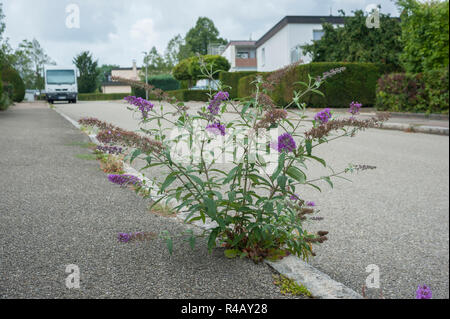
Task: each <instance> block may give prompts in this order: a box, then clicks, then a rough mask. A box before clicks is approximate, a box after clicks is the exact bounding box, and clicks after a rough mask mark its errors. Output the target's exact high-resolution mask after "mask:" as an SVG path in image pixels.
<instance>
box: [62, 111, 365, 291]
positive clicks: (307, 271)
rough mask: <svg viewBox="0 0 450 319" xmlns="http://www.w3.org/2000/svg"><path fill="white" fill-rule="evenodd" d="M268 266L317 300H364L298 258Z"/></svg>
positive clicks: (182, 216) (133, 172) (127, 168)
mask: <svg viewBox="0 0 450 319" xmlns="http://www.w3.org/2000/svg"><path fill="white" fill-rule="evenodd" d="M54 110H55V111H56V112H57V113H58V114H60V115H61V116H62V117H63V118H65V119H66V120H67V121H69V122H70V123H71V124H72V125H73V126H75V127H76V128H78V129H80V128H81V127H80V125H79V124H78V123H77V122H76V121H74V120H72V119H71V118H70V117H68V116H67V115H65V114H64V113H62V112H61V111H59V110H57V109H54ZM88 136H89V138H90V140H91V141H92V142H93V143H95V144H100V143H99V141H98V140H97V138H96V137H95V135H88ZM124 168H125V171H126V173H127V174H131V175H134V176H137V177H139V178H140V179H143V180H145V181H146V182H148V183H151V184H153V182H151V181H150V180H149V179H148V178H146V177H145V176H143V175H142V174H141V173H139V172H138V171H137V170H136V169H134V168H133V167H131V166H129V165H128V164H126V163H124ZM151 196H152V197H153V196H154V197H157V196H158V195H157V193H156V192H155V191H152V193H151ZM187 214H188V213H187V212H181V213H180V214H177V217H176V218H177V219H178V220H180V221H182V222H183V223H184V222H185V217H186V216H187ZM193 225H194V226H196V227H198V228H201V229H202V230H207V231H208V230H211V229H212V228H214V227H216V225H215V224H214V222H213V223H211V222H208V221H207V223H205V224H203V223H201V222H200V221H198V222H194V223H193ZM264 262H265V263H266V264H267V265H269V266H270V267H272V268H273V269H275V270H276V271H277V272H278V273H280V274H281V275H284V276H286V277H288V278H291V279H293V280H294V281H296V282H297V283H298V284H299V285H303V286H305V287H306V288H307V289H308V290H309V291H310V292H311V294H312V295H313V297H315V298H322V299H362V298H363V297H362V296H361V295H360V294H358V293H357V292H355V291H354V290H352V289H350V288H348V287H347V286H345V285H344V284H342V283H340V282H337V281H335V280H333V279H331V277H330V276H328V275H327V274H325V273H323V272H321V271H320V270H318V269H316V268H314V267H313V266H311V265H309V264H308V263H306V262H304V261H303V260H301V259H300V258H298V257H296V256H292V255H291V256H288V257H285V258H283V259H282V260H280V261H276V262H272V261H268V260H265V261H264Z"/></svg>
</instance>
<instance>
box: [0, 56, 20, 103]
mask: <svg viewBox="0 0 450 319" xmlns="http://www.w3.org/2000/svg"><path fill="white" fill-rule="evenodd" d="M1 73H2V79H3V81H4V82H6V83H9V84H10V85H11V86H12V91H11V93H10V95H9V98H10V99H11V100H13V101H14V102H22V101H23V99H24V97H25V83H24V82H23V80H22V78H21V77H20V75H19V73H18V72H17V71H16V70H15V69H13V68H12V67H10V66H7V65H5V66H3V67H2V69H1Z"/></svg>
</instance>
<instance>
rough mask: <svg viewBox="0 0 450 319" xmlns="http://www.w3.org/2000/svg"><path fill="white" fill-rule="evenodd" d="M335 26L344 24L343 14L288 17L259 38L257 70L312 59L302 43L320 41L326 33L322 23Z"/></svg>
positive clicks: (271, 68)
mask: <svg viewBox="0 0 450 319" xmlns="http://www.w3.org/2000/svg"><path fill="white" fill-rule="evenodd" d="M324 22H328V23H331V24H332V25H334V26H342V25H343V24H344V18H343V17H336V16H286V17H284V18H283V19H282V20H281V21H280V22H278V23H277V24H276V25H275V26H274V27H273V28H272V29H270V30H269V31H268V32H267V33H266V34H264V35H263V36H262V37H261V39H259V40H258V41H256V52H257V53H256V56H257V65H258V67H257V70H258V71H259V72H270V71H274V70H277V69H280V68H282V67H284V66H286V65H289V64H291V63H294V62H297V61H299V60H300V59H301V60H302V61H303V62H304V63H308V62H311V57H310V56H308V55H305V54H304V53H303V52H302V49H301V46H303V45H305V44H310V43H312V41H313V40H319V39H320V38H321V37H322V35H323V30H322V23H324Z"/></svg>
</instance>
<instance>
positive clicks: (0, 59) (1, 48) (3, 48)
mask: <svg viewBox="0 0 450 319" xmlns="http://www.w3.org/2000/svg"><path fill="white" fill-rule="evenodd" d="M2 7H3V3H0V66H2V65H5V64H10V62H9V56H10V54H11V47H10V45H9V43H8V39H5V38H4V37H3V34H4V32H5V29H6V25H5V22H4V19H5V15H4V14H3V8H2Z"/></svg>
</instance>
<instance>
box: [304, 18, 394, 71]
mask: <svg viewBox="0 0 450 319" xmlns="http://www.w3.org/2000/svg"><path fill="white" fill-rule="evenodd" d="M340 13H341V15H342V16H344V17H345V12H343V11H340ZM366 19H367V16H365V15H364V12H363V11H362V10H357V11H354V16H353V17H345V22H344V26H343V27H333V25H331V24H329V23H324V24H323V25H322V27H323V30H324V35H323V36H322V38H321V39H320V40H317V41H314V42H313V43H312V44H310V45H305V46H303V49H304V51H305V52H306V53H310V54H311V55H312V59H313V62H373V63H383V64H385V65H386V66H387V69H386V71H394V70H400V69H401V64H400V60H399V55H400V53H401V51H402V48H403V47H402V44H401V42H400V35H401V28H400V21H399V19H397V18H391V17H390V15H389V14H383V13H380V28H371V29H369V28H368V27H367V26H366Z"/></svg>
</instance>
